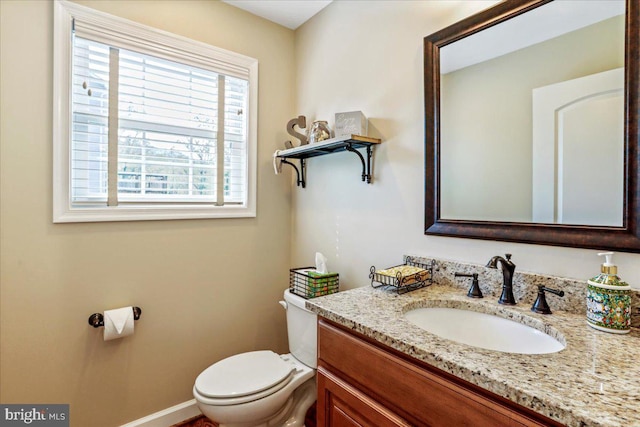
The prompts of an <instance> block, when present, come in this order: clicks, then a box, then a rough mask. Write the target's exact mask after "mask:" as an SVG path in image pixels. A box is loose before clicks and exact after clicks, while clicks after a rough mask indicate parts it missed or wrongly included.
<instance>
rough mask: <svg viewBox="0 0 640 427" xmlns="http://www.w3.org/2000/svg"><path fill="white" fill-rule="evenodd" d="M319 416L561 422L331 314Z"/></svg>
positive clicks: (379, 425)
mask: <svg viewBox="0 0 640 427" xmlns="http://www.w3.org/2000/svg"><path fill="white" fill-rule="evenodd" d="M317 420H318V427H325V426H326V427H329V426H331V427H351V426H363V427H365V426H367V427H368V426H370V427H385V426H433V427H439V426H443V427H458V426H470V427H484V426H486V427H498V426H505V427H506V426H509V427H516V426H562V424H559V423H558V422H556V421H553V420H551V419H548V418H546V417H544V416H542V415H539V414H536V413H535V412H533V411H531V410H529V409H527V408H524V407H521V406H519V405H517V404H515V403H513V402H510V401H508V400H507V399H504V398H502V397H500V396H498V395H495V394H493V393H490V392H488V391H486V390H484V389H481V388H480V387H478V386H475V385H473V384H471V383H468V382H466V381H464V380H461V379H459V378H457V377H455V376H453V375H451V374H448V373H446V372H444V371H441V370H439V369H436V368H433V367H432V366H430V365H428V364H426V363H423V362H419V361H417V360H414V359H411V358H409V357H407V356H406V355H403V354H402V353H399V352H397V351H395V350H393V349H391V348H387V347H384V346H382V345H380V344H378V343H374V342H372V340H371V339H369V338H367V337H365V336H363V335H360V334H358V333H355V332H353V331H350V330H348V329H346V328H344V327H342V326H339V325H337V324H335V323H333V322H331V321H329V320H326V319H324V318H319V320H318V407H317Z"/></svg>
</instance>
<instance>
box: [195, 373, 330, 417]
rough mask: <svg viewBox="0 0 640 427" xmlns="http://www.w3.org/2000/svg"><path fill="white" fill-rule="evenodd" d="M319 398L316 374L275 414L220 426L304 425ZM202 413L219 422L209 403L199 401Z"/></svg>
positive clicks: (298, 388)
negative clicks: (204, 403) (210, 409)
mask: <svg viewBox="0 0 640 427" xmlns="http://www.w3.org/2000/svg"><path fill="white" fill-rule="evenodd" d="M316 399H317V386H316V378H315V375H314V376H313V377H312V378H310V379H309V380H307V381H306V382H304V383H303V384H302V385H300V386H299V387H297V388H296V390H295V391H294V392H293V394H292V395H291V396H289V398H288V399H287V400H286V402H285V404H284V405H283V406H282V408H280V409H279V410H278V412H277V413H275V414H274V415H272V416H270V417H268V418H266V419H261V420H256V421H251V422H242V423H219V427H303V426H304V422H305V416H306V414H307V410H308V409H309V408H310V407H311V405H313V403H314V402H315V401H316ZM198 406H199V407H200V410H201V411H202V413H203V414H204V415H205V416H207V417H208V418H209V419H210V420H212V421H214V422H217V420H216V419H215V416H213V414H210V413H208V412H209V411H208V410H207V409H209V408H208V407H207V405H201V404H200V403H198Z"/></svg>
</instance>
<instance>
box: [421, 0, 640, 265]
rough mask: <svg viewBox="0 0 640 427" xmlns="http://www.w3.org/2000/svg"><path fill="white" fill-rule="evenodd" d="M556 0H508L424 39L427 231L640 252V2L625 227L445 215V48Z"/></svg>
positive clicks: (628, 37)
mask: <svg viewBox="0 0 640 427" xmlns="http://www.w3.org/2000/svg"><path fill="white" fill-rule="evenodd" d="M550 1H552V0H505V1H504V2H501V3H499V4H497V5H495V6H493V7H491V8H489V9H486V10H484V11H481V12H479V13H477V14H475V15H472V16H470V17H468V18H466V19H464V20H462V21H460V22H458V23H455V24H453V25H451V26H449V27H446V28H444V29H442V30H440V31H437V32H436V33H434V34H431V35H430V36H427V37H425V38H424V99H425V234H427V235H440V236H452V237H463V238H473V239H487V240H500V241H510V242H521V243H533V244H544V245H554V246H567V247H575V248H592V249H607V250H618V251H623V252H636V253H640V208H639V206H640V182H639V171H638V163H639V162H640V157H639V155H640V146H639V145H640V138H639V135H638V118H639V116H638V111H639V107H640V104H639V103H640V96H639V93H640V87H639V83H640V65H639V62H640V2H638V1H637V0H627V1H626V10H625V13H626V17H625V89H624V90H625V94H624V96H625V99H624V102H625V123H624V144H625V147H624V153H625V163H624V171H625V179H624V185H625V188H624V191H623V195H624V206H623V223H622V227H608V226H589V225H563V224H540V223H524V222H500V221H469V220H454V219H442V218H441V217H440V179H441V178H440V144H441V141H440V49H441V48H442V47H444V46H446V45H448V44H450V43H453V42H455V41H457V40H460V39H461V38H464V37H466V36H469V35H471V34H474V33H477V32H479V31H482V30H484V29H486V28H488V27H491V26H493V25H496V24H499V23H500V22H503V21H505V20H508V19H510V18H512V17H514V16H518V15H520V14H523V13H526V12H528V11H530V10H532V9H535V8H536V7H539V6H542V5H544V4H546V3H549V2H550Z"/></svg>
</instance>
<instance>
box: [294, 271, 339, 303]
mask: <svg viewBox="0 0 640 427" xmlns="http://www.w3.org/2000/svg"><path fill="white" fill-rule="evenodd" d="M339 287H340V284H339V275H338V273H327V274H320V273H318V272H317V271H315V269H314V267H303V268H293V269H291V270H289V290H290V291H291V292H292V293H294V294H296V295H299V296H301V297H302V298H305V299H309V298H315V297H319V296H322V295H329V294H333V293H335V292H338V290H339Z"/></svg>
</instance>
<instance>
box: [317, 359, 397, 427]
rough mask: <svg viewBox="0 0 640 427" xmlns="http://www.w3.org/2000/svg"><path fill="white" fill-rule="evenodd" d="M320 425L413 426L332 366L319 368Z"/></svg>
mask: <svg viewBox="0 0 640 427" xmlns="http://www.w3.org/2000/svg"><path fill="white" fill-rule="evenodd" d="M317 416H318V427H381V426H385V427H386V426H389V427H394V426H404V427H408V426H410V424H409V423H407V422H406V421H405V420H403V419H402V418H400V417H399V416H398V415H396V414H394V413H393V412H391V411H389V410H388V409H387V408H385V407H384V406H382V405H381V404H380V403H378V402H376V401H375V400H373V399H371V398H370V397H368V396H366V395H365V394H363V393H361V392H360V391H358V390H357V389H355V388H354V387H353V386H351V385H350V384H349V383H347V382H345V381H343V380H341V379H340V378H338V377H337V376H335V375H333V374H332V373H331V372H329V371H328V370H326V369H324V368H322V367H320V368H318V414H317Z"/></svg>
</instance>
